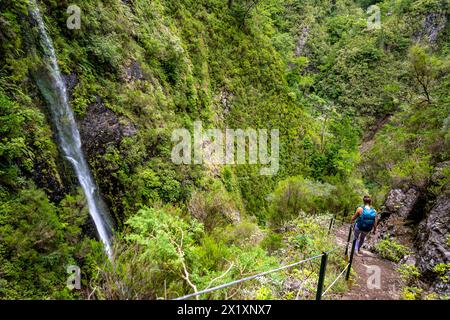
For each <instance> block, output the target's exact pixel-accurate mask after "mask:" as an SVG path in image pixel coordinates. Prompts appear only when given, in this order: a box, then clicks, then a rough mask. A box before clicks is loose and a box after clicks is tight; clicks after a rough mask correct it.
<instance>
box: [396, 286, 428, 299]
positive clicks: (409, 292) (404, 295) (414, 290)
mask: <svg viewBox="0 0 450 320" xmlns="http://www.w3.org/2000/svg"><path fill="white" fill-rule="evenodd" d="M422 292H423V290H422V289H420V288H418V287H404V288H403V290H402V292H401V294H400V298H401V299H403V300H419V299H421V297H422Z"/></svg>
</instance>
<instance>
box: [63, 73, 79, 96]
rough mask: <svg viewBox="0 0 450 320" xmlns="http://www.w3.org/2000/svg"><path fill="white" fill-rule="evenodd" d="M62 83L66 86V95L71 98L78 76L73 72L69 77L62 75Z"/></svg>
mask: <svg viewBox="0 0 450 320" xmlns="http://www.w3.org/2000/svg"><path fill="white" fill-rule="evenodd" d="M63 81H64V83H65V85H66V88H67V93H68V94H69V97H71V96H72V94H73V90H74V89H75V87H76V85H77V84H78V76H77V74H76V73H75V72H72V73H71V74H69V75H64V76H63Z"/></svg>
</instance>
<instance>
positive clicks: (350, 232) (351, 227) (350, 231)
mask: <svg viewBox="0 0 450 320" xmlns="http://www.w3.org/2000/svg"><path fill="white" fill-rule="evenodd" d="M352 230H353V226H352V225H351V226H350V228H349V230H348V237H347V243H346V244H345V254H344V255H345V256H347V254H348V243H349V242H350V239H351V238H352Z"/></svg>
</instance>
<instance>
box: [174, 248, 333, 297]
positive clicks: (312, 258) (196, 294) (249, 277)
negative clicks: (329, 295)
mask: <svg viewBox="0 0 450 320" xmlns="http://www.w3.org/2000/svg"><path fill="white" fill-rule="evenodd" d="M333 251H334V250H333ZM323 255H324V254H323V253H321V254H319V255H317V256H314V257H310V258H307V259H304V260H301V261H298V262H295V263H291V264H288V265H286V266H282V267H279V268H276V269H272V270H269V271H265V272H261V273H257V274H255V275H253V276H248V277H245V278H242V279H239V280H235V281H231V282H228V283H225V284H221V285H220V286H216V287H213V288H210V289H205V290H201V291H197V292H195V293H191V294H187V295H185V296H182V297H179V298H176V299H174V300H185V299H188V298H192V297H195V296H198V295H201V294H204V293H208V292H211V291H216V290H219V289H223V288H226V287H229V286H232V285H235V284H238V283H241V282H244V281H248V280H252V279H255V278H259V277H262V276H265V275H267V274H269V273H273V272H277V271H280V270H284V269H288V268H292V267H294V266H296V265H299V264H302V263H304V262H308V261H311V260H314V259H317V258H320V257H321V256H323Z"/></svg>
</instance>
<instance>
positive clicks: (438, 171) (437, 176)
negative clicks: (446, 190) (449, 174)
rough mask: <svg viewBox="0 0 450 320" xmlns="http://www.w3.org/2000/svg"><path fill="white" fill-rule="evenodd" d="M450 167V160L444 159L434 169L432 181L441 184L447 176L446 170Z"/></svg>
mask: <svg viewBox="0 0 450 320" xmlns="http://www.w3.org/2000/svg"><path fill="white" fill-rule="evenodd" d="M445 169H450V161H444V162H441V163H439V164H438V165H437V166H436V168H435V169H434V172H433V175H432V176H431V182H432V183H433V184H436V185H438V184H440V182H441V181H442V179H444V178H445V174H444V170H445Z"/></svg>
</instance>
